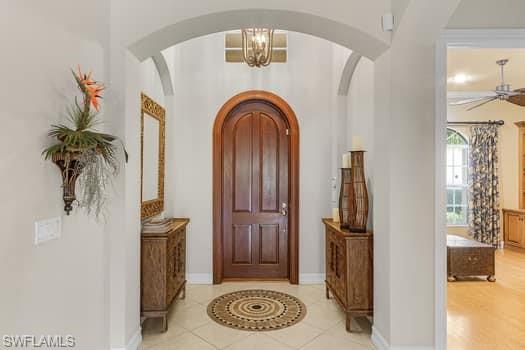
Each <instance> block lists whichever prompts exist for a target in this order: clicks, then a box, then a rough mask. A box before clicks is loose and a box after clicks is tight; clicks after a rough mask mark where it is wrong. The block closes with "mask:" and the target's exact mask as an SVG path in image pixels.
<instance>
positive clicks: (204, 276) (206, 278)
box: [188, 273, 213, 284]
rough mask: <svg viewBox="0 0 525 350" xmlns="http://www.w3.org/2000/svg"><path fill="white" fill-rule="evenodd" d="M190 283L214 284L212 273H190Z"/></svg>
mask: <svg viewBox="0 0 525 350" xmlns="http://www.w3.org/2000/svg"><path fill="white" fill-rule="evenodd" d="M188 283H189V284H213V278H212V275H211V273H188Z"/></svg>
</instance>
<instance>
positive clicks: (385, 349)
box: [371, 326, 439, 350]
mask: <svg viewBox="0 0 525 350" xmlns="http://www.w3.org/2000/svg"><path fill="white" fill-rule="evenodd" d="M371 339H372V344H374V346H375V348H376V349H377V350H434V348H433V347H431V346H390V344H388V342H387V341H386V339H385V338H384V337H383V336H382V335H381V333H380V332H379V331H378V330H377V328H375V327H374V326H372V338H371ZM436 349H439V348H436Z"/></svg>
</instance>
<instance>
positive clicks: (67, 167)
mask: <svg viewBox="0 0 525 350" xmlns="http://www.w3.org/2000/svg"><path fill="white" fill-rule="evenodd" d="M80 157H81V154H80V153H76V152H68V153H57V154H54V155H53V158H52V160H53V163H55V164H56V165H57V166H58V168H59V169H60V172H61V174H62V199H63V200H64V204H65V205H64V210H65V211H66V214H67V215H69V213H70V212H71V210H73V202H74V201H75V200H76V199H77V197H76V195H75V187H76V183H77V179H78V177H79V176H80V174H81V173H82V166H81V165H80V160H79V159H80Z"/></svg>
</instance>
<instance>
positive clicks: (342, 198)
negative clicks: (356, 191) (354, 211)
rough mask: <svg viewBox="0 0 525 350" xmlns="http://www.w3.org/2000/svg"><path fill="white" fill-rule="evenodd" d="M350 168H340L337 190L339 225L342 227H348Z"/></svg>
mask: <svg viewBox="0 0 525 350" xmlns="http://www.w3.org/2000/svg"><path fill="white" fill-rule="evenodd" d="M351 171H352V168H341V188H340V190H339V225H340V227H341V228H342V229H348V228H349V227H350V215H351V214H350V206H349V197H350V192H351V188H352V172H351Z"/></svg>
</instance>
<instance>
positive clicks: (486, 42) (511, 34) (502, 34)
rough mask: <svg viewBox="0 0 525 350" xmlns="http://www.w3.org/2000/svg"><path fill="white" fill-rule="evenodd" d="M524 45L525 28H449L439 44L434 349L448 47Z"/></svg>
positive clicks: (441, 257)
mask: <svg viewBox="0 0 525 350" xmlns="http://www.w3.org/2000/svg"><path fill="white" fill-rule="evenodd" d="M454 47H459V48H524V47H525V30H523V29H521V28H519V29H446V30H444V31H443V32H442V33H441V36H440V38H439V39H438V41H437V43H436V46H435V48H436V50H435V55H436V60H435V63H436V67H435V72H436V74H435V77H436V80H435V152H436V153H435V171H434V173H435V174H436V178H435V181H434V182H435V188H434V193H435V198H436V206H435V213H434V225H435V227H434V246H435V251H434V259H435V260H434V266H435V271H434V272H435V273H434V275H435V281H434V284H435V296H434V298H435V300H434V303H435V309H434V310H435V322H434V335H435V345H436V346H435V348H436V349H445V350H446V349H447V237H446V236H447V221H446V217H445V215H444V213H445V212H446V191H445V188H446V173H445V165H446V157H445V154H446V146H447V145H446V129H447V50H448V48H454Z"/></svg>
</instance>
